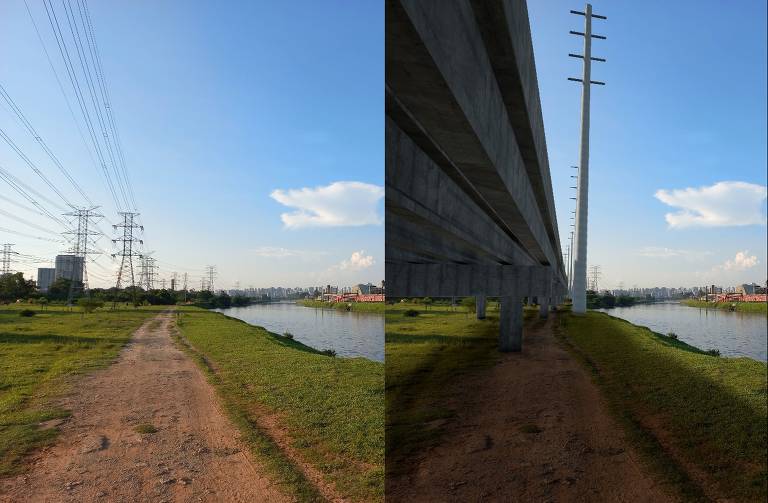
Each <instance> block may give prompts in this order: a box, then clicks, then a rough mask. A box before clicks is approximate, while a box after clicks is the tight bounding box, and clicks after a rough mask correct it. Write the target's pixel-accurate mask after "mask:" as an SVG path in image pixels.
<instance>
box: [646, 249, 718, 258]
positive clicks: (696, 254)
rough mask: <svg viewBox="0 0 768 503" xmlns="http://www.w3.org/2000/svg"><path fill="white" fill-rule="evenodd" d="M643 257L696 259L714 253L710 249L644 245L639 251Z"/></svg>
mask: <svg viewBox="0 0 768 503" xmlns="http://www.w3.org/2000/svg"><path fill="white" fill-rule="evenodd" d="M638 255H640V256H641V257H650V258H675V257H679V258H685V259H695V258H701V257H703V256H705V255H712V252H709V251H695V250H678V249H674V248H665V247H662V246H644V247H643V248H641V249H640V251H639V252H638Z"/></svg>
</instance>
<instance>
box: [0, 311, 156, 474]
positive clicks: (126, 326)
mask: <svg viewBox="0 0 768 503" xmlns="http://www.w3.org/2000/svg"><path fill="white" fill-rule="evenodd" d="M29 307H30V306H29V305H9V306H0V476H4V475H9V474H12V473H15V472H17V471H19V470H20V469H21V468H22V467H23V465H22V463H21V460H22V458H23V457H24V455H25V454H26V453H28V452H30V451H31V450H32V449H35V448H38V447H40V446H42V445H46V444H48V443H50V442H52V441H53V439H54V438H55V437H56V434H57V430H56V429H55V428H48V429H42V428H40V427H38V425H39V424H40V423H41V422H44V421H48V420H50V419H56V418H62V417H66V416H67V415H68V413H67V411H65V410H62V409H61V408H60V407H58V406H57V405H56V399H57V398H59V397H60V396H61V395H62V394H64V393H66V391H67V390H68V389H69V387H70V385H71V383H72V381H73V379H72V378H73V377H75V376H77V375H80V374H83V373H86V372H89V371H92V370H94V369H97V368H101V367H104V366H106V365H107V364H109V362H110V361H112V360H113V359H114V358H115V357H116V356H117V354H118V353H119V351H120V349H121V348H122V347H123V345H124V344H125V343H126V342H127V341H128V339H129V337H130V335H131V333H132V332H133V331H134V330H136V329H137V328H138V327H139V326H140V325H141V324H142V323H143V322H144V321H145V320H146V319H147V318H149V317H150V316H153V315H155V314H157V312H158V311H159V309H160V308H141V309H121V310H117V311H111V310H101V309H100V310H97V311H96V312H94V313H91V314H86V315H85V316H83V315H82V314H81V312H80V310H78V309H75V310H73V311H70V310H69V309H68V308H67V307H65V306H49V307H47V308H46V309H45V310H44V311H40V310H39V308H35V312H36V314H35V315H34V316H31V317H22V316H20V313H21V311H22V310H23V309H29Z"/></svg>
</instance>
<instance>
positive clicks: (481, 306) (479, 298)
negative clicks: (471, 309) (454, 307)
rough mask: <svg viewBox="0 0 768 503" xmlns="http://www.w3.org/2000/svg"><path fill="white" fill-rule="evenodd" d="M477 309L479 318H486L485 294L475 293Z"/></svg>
mask: <svg viewBox="0 0 768 503" xmlns="http://www.w3.org/2000/svg"><path fill="white" fill-rule="evenodd" d="M475 311H477V319H478V320H484V319H485V295H475Z"/></svg>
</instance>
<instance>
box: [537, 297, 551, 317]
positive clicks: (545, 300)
mask: <svg viewBox="0 0 768 503" xmlns="http://www.w3.org/2000/svg"><path fill="white" fill-rule="evenodd" d="M548 315H549V297H539V318H541V319H542V320H546V319H547V316H548Z"/></svg>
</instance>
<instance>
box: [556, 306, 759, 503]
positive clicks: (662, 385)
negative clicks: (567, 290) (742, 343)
mask: <svg viewBox="0 0 768 503" xmlns="http://www.w3.org/2000/svg"><path fill="white" fill-rule="evenodd" d="M560 320H561V325H560V328H559V331H560V333H561V335H562V338H563V340H564V341H565V342H566V343H567V344H568V345H569V346H570V347H571V348H572V349H573V351H574V353H575V354H577V355H578V356H579V357H580V358H581V359H582V361H583V362H584V363H585V364H586V365H587V366H588V367H589V368H590V369H591V370H592V372H593V373H594V375H595V379H596V381H597V382H598V384H599V385H600V386H601V388H602V390H603V392H604V394H605V396H606V397H607V399H608V401H609V403H610V405H611V407H612V409H613V411H614V412H615V413H616V414H617V416H618V417H619V418H620V419H621V421H622V422H623V424H624V425H625V427H626V429H627V431H628V432H629V434H630V438H631V439H632V440H633V441H634V443H635V444H636V445H637V446H638V447H639V450H640V451H641V452H642V453H643V454H644V456H645V458H646V460H647V461H648V462H649V464H650V465H651V466H652V467H653V468H654V469H655V470H656V471H657V472H658V473H659V474H661V475H662V476H663V477H664V478H665V479H666V480H668V481H669V482H670V483H672V484H674V485H675V486H676V487H678V488H679V489H680V491H681V493H682V494H683V496H684V497H686V498H687V499H689V500H692V501H702V500H708V499H713V500H714V499H719V498H725V499H727V500H729V501H765V499H766V496H767V493H768V488H767V482H766V476H767V474H768V467H767V466H766V455H767V454H768V452H766V441H768V438H767V436H766V409H767V404H766V399H767V398H768V396H767V395H766V378H767V377H768V376H767V374H766V364H765V363H762V362H758V361H755V360H751V359H748V358H720V357H715V356H710V355H707V354H705V353H703V352H702V351H700V350H698V349H696V348H693V347H691V346H688V345H686V344H684V343H682V342H679V341H676V340H674V339H671V338H668V337H665V336H661V335H658V334H655V333H653V332H651V331H650V330H648V329H647V328H643V327H638V326H635V325H632V324H630V323H628V322H626V321H624V320H620V319H617V318H612V317H610V316H608V315H606V314H603V313H596V312H589V313H588V314H587V315H586V316H582V317H577V316H573V315H571V314H566V315H563V316H562V317H561V318H560Z"/></svg>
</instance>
